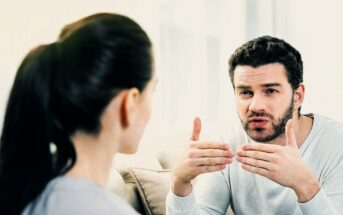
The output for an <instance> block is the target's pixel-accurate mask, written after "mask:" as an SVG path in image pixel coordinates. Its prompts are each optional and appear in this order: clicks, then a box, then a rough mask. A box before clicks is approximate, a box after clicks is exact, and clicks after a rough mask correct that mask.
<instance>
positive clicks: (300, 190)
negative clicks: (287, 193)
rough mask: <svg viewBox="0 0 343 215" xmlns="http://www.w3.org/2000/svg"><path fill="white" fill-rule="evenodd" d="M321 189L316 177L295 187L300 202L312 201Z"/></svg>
mask: <svg viewBox="0 0 343 215" xmlns="http://www.w3.org/2000/svg"><path fill="white" fill-rule="evenodd" d="M319 190H320V184H319V182H318V181H317V180H316V179H311V180H307V181H304V182H303V183H301V185H300V186H298V187H297V188H296V189H294V191H295V193H296V195H297V197H298V202H299V203H305V202H308V201H310V200H311V199H312V198H313V197H314V196H315V195H316V194H317V193H318V192H319Z"/></svg>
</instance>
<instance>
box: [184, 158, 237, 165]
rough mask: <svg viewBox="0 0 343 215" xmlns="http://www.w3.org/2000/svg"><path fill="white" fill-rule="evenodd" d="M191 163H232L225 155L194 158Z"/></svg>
mask: <svg viewBox="0 0 343 215" xmlns="http://www.w3.org/2000/svg"><path fill="white" fill-rule="evenodd" d="M191 162H192V164H193V165H194V166H216V165H226V164H230V163H232V158H227V157H215V158H209V157H204V158H196V159H193V160H192V161H191Z"/></svg>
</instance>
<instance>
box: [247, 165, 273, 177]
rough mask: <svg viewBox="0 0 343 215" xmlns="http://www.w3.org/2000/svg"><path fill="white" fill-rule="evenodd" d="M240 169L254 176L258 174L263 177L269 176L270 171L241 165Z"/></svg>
mask: <svg viewBox="0 0 343 215" xmlns="http://www.w3.org/2000/svg"><path fill="white" fill-rule="evenodd" d="M242 168H243V169H244V170H246V171H248V172H251V173H254V174H258V175H261V176H264V177H267V178H268V176H269V174H270V171H268V170H266V169H263V168H258V167H254V166H250V165H248V164H242Z"/></svg>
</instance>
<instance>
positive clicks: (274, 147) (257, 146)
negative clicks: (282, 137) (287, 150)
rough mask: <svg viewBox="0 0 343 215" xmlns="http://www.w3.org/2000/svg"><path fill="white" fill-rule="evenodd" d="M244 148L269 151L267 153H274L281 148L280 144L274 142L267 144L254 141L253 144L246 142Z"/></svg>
mask: <svg viewBox="0 0 343 215" xmlns="http://www.w3.org/2000/svg"><path fill="white" fill-rule="evenodd" d="M242 149H243V150H255V151H261V152H267V153H273V152H277V151H278V150H280V146H279V145H272V144H266V143H252V144H245V145H243V146H242Z"/></svg>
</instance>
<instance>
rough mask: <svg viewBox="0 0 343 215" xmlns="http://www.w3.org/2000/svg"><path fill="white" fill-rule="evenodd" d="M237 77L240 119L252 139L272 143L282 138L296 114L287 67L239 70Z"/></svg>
mask: <svg viewBox="0 0 343 215" xmlns="http://www.w3.org/2000/svg"><path fill="white" fill-rule="evenodd" d="M234 74H235V76H234V84H235V97H236V105H237V110H238V115H239V118H240V120H241V123H242V125H243V127H244V129H245V131H246V132H247V134H248V135H249V137H250V138H251V139H253V140H254V141H257V142H269V141H271V140H274V139H275V138H277V137H280V136H281V135H283V134H284V131H285V125H286V123H287V121H288V119H291V118H292V115H293V111H294V108H293V107H294V106H293V105H294V100H293V90H292V87H291V85H290V84H289V83H288V80H287V76H286V70H285V68H284V66H283V65H282V64H280V63H271V64H266V65H262V66H259V67H257V68H253V67H251V66H237V67H236V69H235V71H234Z"/></svg>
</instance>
